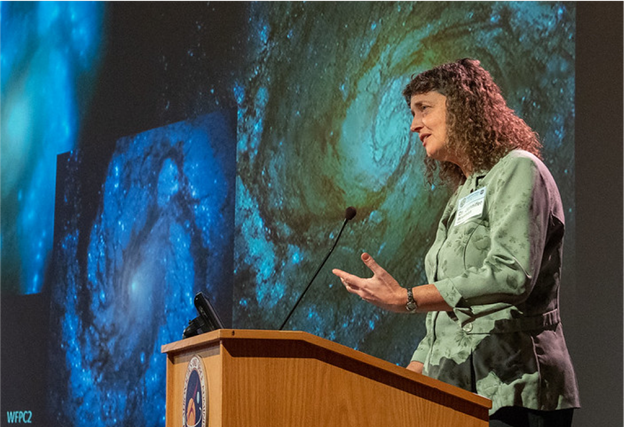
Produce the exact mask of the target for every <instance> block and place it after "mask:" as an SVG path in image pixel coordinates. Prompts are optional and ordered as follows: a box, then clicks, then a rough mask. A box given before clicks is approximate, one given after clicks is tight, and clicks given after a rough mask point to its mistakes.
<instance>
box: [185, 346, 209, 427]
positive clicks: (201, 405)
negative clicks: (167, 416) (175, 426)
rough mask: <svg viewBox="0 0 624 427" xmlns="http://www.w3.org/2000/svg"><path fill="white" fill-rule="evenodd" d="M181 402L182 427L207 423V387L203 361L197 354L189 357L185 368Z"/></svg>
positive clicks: (200, 426)
mask: <svg viewBox="0 0 624 427" xmlns="http://www.w3.org/2000/svg"><path fill="white" fill-rule="evenodd" d="M183 399H184V400H183V401H182V402H183V403H182V425H183V426H184V427H206V425H207V424H208V389H207V388H206V374H205V371H204V361H203V360H202V358H201V357H200V356H198V355H195V356H193V357H192V358H191V361H190V362H189V364H188V367H187V368H186V378H185V380H184V396H183Z"/></svg>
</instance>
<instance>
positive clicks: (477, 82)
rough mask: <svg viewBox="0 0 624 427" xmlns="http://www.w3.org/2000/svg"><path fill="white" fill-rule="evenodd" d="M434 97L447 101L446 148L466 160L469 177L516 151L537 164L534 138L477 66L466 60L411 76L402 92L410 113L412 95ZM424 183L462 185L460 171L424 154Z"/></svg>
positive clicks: (463, 178) (479, 66) (536, 145)
mask: <svg viewBox="0 0 624 427" xmlns="http://www.w3.org/2000/svg"><path fill="white" fill-rule="evenodd" d="M432 91H435V92H438V93H440V94H442V95H444V96H446V109H447V114H446V126H447V135H448V141H447V144H448V145H447V147H448V149H449V150H451V151H452V152H453V153H454V154H455V155H456V156H457V157H459V158H462V159H465V160H466V161H467V162H468V164H469V165H470V169H471V170H472V171H487V170H489V169H491V168H492V167H493V166H494V165H495V164H496V163H497V162H498V161H499V160H500V159H501V158H503V157H504V156H505V155H506V154H507V153H509V152H510V151H511V150H514V149H522V150H525V151H528V152H530V153H532V154H534V155H536V156H537V157H539V158H541V154H540V149H541V147H542V145H541V143H540V142H539V140H538V135H537V133H535V132H534V131H533V130H532V129H531V128H530V127H529V126H528V125H527V124H526V123H525V122H524V120H522V119H521V118H520V117H518V116H516V114H515V113H514V111H513V110H512V109H511V108H509V107H508V106H507V103H506V102H505V100H504V99H503V96H502V95H501V91H500V89H499V88H498V86H497V85H496V83H494V81H493V80H492V77H491V76H490V73H488V72H487V71H486V70H485V69H483V68H482V67H481V65H480V62H479V61H477V60H475V59H470V58H465V59H460V60H458V61H456V62H451V63H448V64H444V65H440V66H438V67H436V68H433V69H431V70H428V71H425V72H422V73H420V74H418V75H416V76H412V79H411V81H410V82H409V83H408V84H407V86H406V87H405V89H404V90H403V96H405V100H406V101H407V105H408V107H409V106H410V101H411V98H412V96H413V95H418V94H422V93H427V92H432ZM425 166H426V177H427V181H428V182H429V183H430V184H433V183H434V181H436V178H435V176H436V170H438V177H439V179H440V180H441V181H442V182H443V183H451V184H453V185H454V186H456V185H458V184H460V183H461V182H463V181H464V180H465V178H466V177H465V176H464V173H463V172H462V170H461V168H460V167H459V166H457V165H455V164H453V163H450V162H438V161H436V160H433V159H431V158H429V157H427V155H426V153H425Z"/></svg>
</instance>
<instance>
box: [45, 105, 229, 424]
mask: <svg viewBox="0 0 624 427" xmlns="http://www.w3.org/2000/svg"><path fill="white" fill-rule="evenodd" d="M232 117H233V114H227V113H213V114H210V115H207V116H202V117H199V118H197V119H193V120H189V121H186V122H180V123H176V124H172V125H169V126H166V127H164V128H159V129H154V130H151V131H147V132H144V133H141V134H138V135H136V136H133V137H126V138H122V139H120V140H119V141H118V142H117V146H116V150H115V153H114V155H113V158H112V159H111V161H110V164H109V168H108V175H107V178H106V181H105V183H104V185H103V188H102V191H101V203H100V204H99V206H97V210H98V214H97V216H96V221H95V223H94V224H93V225H92V226H91V227H90V230H88V233H89V238H88V242H89V244H88V247H87V249H86V254H84V255H81V254H80V253H79V249H78V243H77V242H78V235H77V233H76V232H75V231H72V230H75V228H77V227H78V224H77V219H76V218H77V217H79V216H80V212H82V211H85V210H88V209H93V208H94V206H90V205H88V204H86V203H85V202H83V201H82V200H80V199H79V198H78V197H79V194H80V192H78V191H77V189H78V188H79V186H80V183H77V182H75V178H76V175H77V172H76V171H78V170H80V168H81V167H86V165H85V166H83V165H82V164H81V162H80V155H79V153H75V154H73V155H72V156H71V157H70V162H69V163H70V164H74V166H73V167H68V168H67V169H66V170H63V171H61V173H62V175H63V176H59V180H60V181H61V182H63V183H64V185H63V187H64V193H63V194H62V195H61V196H62V197H60V199H59V200H63V201H64V202H62V204H63V205H64V206H65V209H64V210H63V211H64V212H67V213H68V214H67V215H66V216H65V217H63V218H59V221H61V223H63V224H65V226H64V227H63V229H64V230H66V234H65V235H64V236H62V237H60V241H61V243H60V244H59V247H58V250H57V252H56V255H55V263H56V265H57V279H58V286H57V288H55V290H54V295H53V313H54V314H55V317H57V318H59V319H60V329H59V330H58V331H57V332H56V334H53V339H54V340H58V341H59V342H61V343H62V350H61V353H60V354H56V355H55V356H53V357H52V360H64V366H65V370H61V371H60V372H55V373H53V374H52V381H54V382H55V383H58V384H67V388H62V387H61V388H59V389H55V390H54V391H52V392H51V394H52V407H53V408H54V410H55V411H56V412H60V413H59V414H58V415H57V420H58V421H59V422H62V421H66V422H68V423H69V424H71V425H84V424H88V425H95V426H104V425H114V424H116V423H118V422H121V421H123V422H124V423H126V424H135V425H160V424H162V423H163V416H164V414H165V390H166V384H165V379H166V375H165V367H166V364H165V363H164V359H163V358H164V356H163V355H162V354H161V353H160V347H161V346H162V345H163V344H166V343H169V342H173V341H177V340H179V339H181V337H182V331H183V330H184V328H185V327H186V325H187V324H188V321H189V320H191V319H193V318H194V317H196V316H197V313H196V311H195V309H194V306H193V297H194V296H195V294H196V293H197V292H199V291H203V292H204V294H205V295H207V296H208V297H209V298H210V299H211V300H212V301H213V302H215V306H216V307H217V308H218V310H219V313H220V314H221V315H222V317H223V318H224V319H226V320H228V319H229V315H228V313H229V312H231V305H232V279H231V274H230V273H229V271H231V270H232V252H233V238H234V237H233V228H234V227H233V225H234V191H233V189H234V177H235V160H236V157H235V146H236V141H235V137H234V135H235V133H234V132H235V126H234V122H233V119H232ZM83 271H84V272H86V277H87V279H88V280H87V281H86V282H83V281H82V272H83Z"/></svg>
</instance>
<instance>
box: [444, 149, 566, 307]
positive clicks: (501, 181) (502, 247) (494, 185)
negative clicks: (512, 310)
mask: <svg viewBox="0 0 624 427" xmlns="http://www.w3.org/2000/svg"><path fill="white" fill-rule="evenodd" d="M505 160H508V161H506V162H504V163H502V164H499V165H497V166H500V167H498V168H497V173H496V174H493V176H491V177H490V179H489V180H488V183H487V193H486V194H487V195H486V201H485V207H484V209H485V210H486V212H487V216H486V220H487V225H486V226H483V225H481V226H480V227H481V229H478V228H477V229H476V230H474V228H473V231H472V232H471V234H470V236H469V237H468V241H467V242H462V244H463V245H465V254H464V258H463V262H464V265H462V266H461V270H463V271H461V272H459V270H457V271H456V272H455V273H458V274H455V275H453V274H448V275H445V276H443V277H444V278H443V279H441V280H439V281H436V282H435V283H434V285H435V286H436V287H437V289H438V291H439V292H440V294H441V295H442V297H443V298H444V300H445V301H446V302H447V303H448V304H449V305H450V306H451V307H454V308H460V309H461V308H462V307H471V306H473V305H483V304H492V303H501V302H502V303H509V304H518V303H520V302H522V301H524V300H525V299H526V298H527V297H528V295H529V294H530V293H531V290H532V288H533V286H534V284H535V279H536V276H537V275H538V273H539V269H540V263H541V259H542V253H543V250H544V245H545V242H546V238H547V233H548V223H549V219H550V212H551V201H550V195H549V194H550V188H549V185H553V184H554V181H552V182H551V181H550V180H546V179H545V175H544V174H548V176H550V175H549V172H548V171H547V170H546V167H545V166H544V165H543V164H541V162H540V163H537V162H538V161H537V160H534V159H533V158H532V157H526V156H525V157H511V158H509V159H505ZM491 172H494V169H493V170H492V171H491ZM557 194H558V193H557ZM473 227H474V226H473ZM461 234H462V233H458V235H461ZM458 239H459V237H458ZM450 244H455V245H457V244H459V243H458V242H455V243H453V242H450ZM479 250H481V252H482V253H483V254H484V255H483V256H481V257H479V256H477V257H474V256H473V257H471V253H470V251H479ZM472 255H474V253H473V254H472ZM471 259H472V261H470V260H471ZM475 259H476V261H475ZM456 267H457V266H456ZM456 267H455V268H456Z"/></svg>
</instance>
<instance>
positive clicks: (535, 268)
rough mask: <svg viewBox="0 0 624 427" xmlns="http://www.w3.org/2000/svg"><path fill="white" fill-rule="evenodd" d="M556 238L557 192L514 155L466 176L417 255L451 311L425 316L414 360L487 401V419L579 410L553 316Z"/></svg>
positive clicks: (559, 238) (559, 244) (524, 157)
mask: <svg viewBox="0 0 624 427" xmlns="http://www.w3.org/2000/svg"><path fill="white" fill-rule="evenodd" d="M471 194H472V196H471V197H469V198H468V199H465V198H466V196H469V195H471ZM462 199H464V200H462ZM468 202H471V203H468ZM459 205H462V207H459ZM466 205H471V206H466ZM458 207H459V212H458ZM470 208H471V209H470ZM457 218H459V221H458V222H459V223H457V222H456V221H457ZM563 235H564V214H563V208H562V203H561V198H560V195H559V191H558V189H557V186H556V184H555V181H554V179H553V178H552V176H551V174H550V172H549V171H548V169H547V168H546V166H545V165H544V164H543V163H542V162H541V161H540V160H539V159H538V158H536V157H535V156H533V155H532V154H530V153H527V152H525V151H520V150H515V151H512V152H510V153H509V154H508V155H507V156H505V157H504V158H503V159H501V160H500V161H499V162H498V163H497V164H496V165H495V166H494V167H493V168H492V169H491V170H490V171H489V172H487V173H483V174H477V173H475V174H472V175H471V176H470V177H468V179H467V180H466V182H465V183H464V184H463V185H461V186H460V187H459V188H458V189H457V191H456V192H455V193H454V194H453V196H452V197H451V198H450V200H449V202H448V204H447V206H446V209H445V210H444V213H443V215H442V218H441V220H440V223H439V226H438V230H437V235H436V240H435V242H434V244H433V246H432V247H431V249H430V250H429V252H428V254H427V256H426V259H425V267H426V272H427V279H428V280H429V283H433V284H434V285H435V286H436V287H437V289H438V290H439V292H440V293H441V295H442V297H443V298H444V300H445V301H446V302H447V303H448V304H449V305H450V306H451V307H453V311H449V312H430V313H428V314H427V318H426V319H427V320H426V325H427V334H426V336H425V338H424V339H423V340H422V341H421V343H420V345H419V346H418V349H417V350H416V352H415V353H414V356H413V357H412V360H416V361H419V362H422V363H424V368H423V374H425V375H428V376H430V377H433V378H437V379H439V380H441V381H444V382H447V383H449V384H453V385H456V386H458V387H461V388H464V389H466V390H470V391H473V392H475V393H478V394H480V395H482V396H485V397H487V398H489V399H491V400H492V405H493V407H492V410H491V412H490V414H493V413H494V412H495V411H496V410H497V409H499V408H501V407H504V406H523V407H526V408H531V409H538V410H554V409H564V408H573V407H578V406H579V395H578V387H577V382H576V376H575V374H574V369H573V367H572V362H571V360H570V356H569V354H568V350H567V347H566V343H565V339H564V336H563V331H562V327H561V322H560V317H559V282H560V276H561V261H562V249H563Z"/></svg>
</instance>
